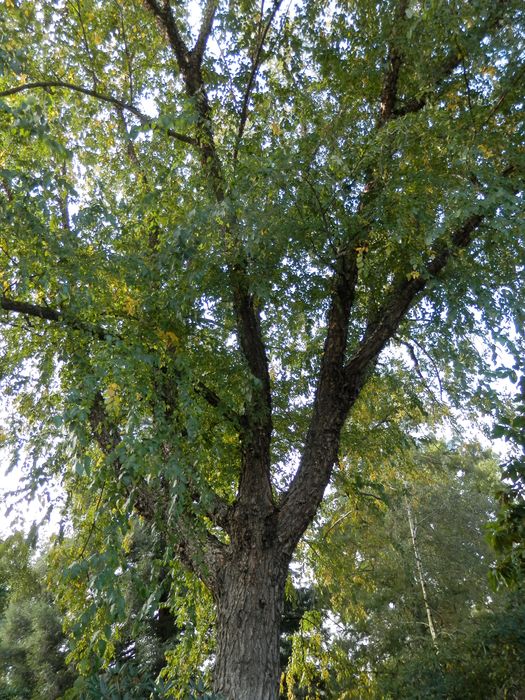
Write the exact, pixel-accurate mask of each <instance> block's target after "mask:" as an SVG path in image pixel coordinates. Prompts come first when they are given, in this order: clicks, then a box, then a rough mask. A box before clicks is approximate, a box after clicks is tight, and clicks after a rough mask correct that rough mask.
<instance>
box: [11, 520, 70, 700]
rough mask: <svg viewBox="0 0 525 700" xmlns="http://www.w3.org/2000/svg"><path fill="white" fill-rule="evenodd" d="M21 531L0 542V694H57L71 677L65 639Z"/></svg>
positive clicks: (32, 697) (38, 698)
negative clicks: (0, 588)
mask: <svg viewBox="0 0 525 700" xmlns="http://www.w3.org/2000/svg"><path fill="white" fill-rule="evenodd" d="M33 555H34V551H33V548H32V547H31V546H29V544H28V542H27V541H26V540H25V539H24V537H23V535H22V534H21V533H19V532H18V533H15V534H13V535H11V536H10V537H8V538H7V539H5V540H4V541H2V542H1V543H0V581H1V584H0V585H1V587H2V592H3V604H2V608H1V611H0V697H1V698H5V699H6V700H7V699H8V698H13V699H15V698H16V700H25V699H26V698H27V699H28V700H44V699H46V698H53V699H56V698H60V697H62V695H63V693H64V691H65V690H66V689H67V688H69V687H70V686H71V685H72V683H73V680H74V673H73V670H72V669H71V667H69V666H68V664H67V663H66V653H67V649H68V644H67V639H66V637H65V635H64V633H63V631H62V627H61V624H60V622H61V621H60V616H59V615H58V614H57V613H58V610H57V608H56V607H55V606H54V604H53V601H52V597H51V595H50V593H49V592H48V591H47V590H46V587H45V584H44V581H43V578H44V577H43V571H44V568H43V560H42V559H41V560H39V561H37V562H36V563H35V562H32V561H31V558H32V556H33Z"/></svg>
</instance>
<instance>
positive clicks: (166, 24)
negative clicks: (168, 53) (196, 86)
mask: <svg viewBox="0 0 525 700" xmlns="http://www.w3.org/2000/svg"><path fill="white" fill-rule="evenodd" d="M144 1H145V3H146V5H147V6H148V7H149V8H150V10H151V11H152V12H153V14H154V15H155V17H157V19H158V20H159V22H160V24H161V26H162V27H163V29H164V30H165V32H166V35H167V37H168V41H169V43H170V46H171V48H172V49H173V51H174V53H175V57H176V59H177V64H178V66H179V70H180V72H181V73H182V74H183V77H185V75H186V72H187V70H188V68H189V66H190V51H189V49H188V47H187V46H186V42H185V41H184V39H183V38H182V34H181V33H180V32H179V28H178V27H177V22H176V21H175V17H174V16H173V12H172V9H171V5H170V3H169V0H144Z"/></svg>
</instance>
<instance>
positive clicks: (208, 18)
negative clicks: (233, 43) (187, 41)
mask: <svg viewBox="0 0 525 700" xmlns="http://www.w3.org/2000/svg"><path fill="white" fill-rule="evenodd" d="M216 10H217V0H208V2H207V3H206V6H205V8H204V12H203V14H202V23H201V28H200V31H199V36H198V37H197V41H196V43H195V46H194V47H193V49H192V51H191V54H192V58H193V60H194V61H195V62H196V63H197V65H198V66H200V65H201V63H202V59H203V57H204V52H205V51H206V44H207V43H208V39H209V36H210V34H211V30H212V27H213V20H214V18H215V12H216Z"/></svg>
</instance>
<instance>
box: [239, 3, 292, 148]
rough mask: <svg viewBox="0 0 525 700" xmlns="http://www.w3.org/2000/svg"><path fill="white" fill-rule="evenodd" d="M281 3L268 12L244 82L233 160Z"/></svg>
mask: <svg viewBox="0 0 525 700" xmlns="http://www.w3.org/2000/svg"><path fill="white" fill-rule="evenodd" d="M281 5H282V0H275V2H274V5H273V7H272V10H271V12H270V16H269V17H268V21H267V22H266V24H265V26H264V29H263V31H262V34H261V38H260V40H259V43H258V45H257V49H256V51H255V55H254V58H253V62H252V69H251V71H250V75H249V77H248V82H247V84H246V90H245V91H244V96H243V100H242V106H241V115H240V119H239V127H238V129H237V138H236V140H235V146H234V149H233V160H234V162H235V161H236V160H237V158H238V155H239V146H240V143H241V139H242V136H243V134H244V129H245V127H246V122H247V120H248V104H249V102H250V96H251V93H252V90H253V86H254V84H255V79H256V78H257V73H258V72H259V68H260V67H261V63H262V60H261V57H262V50H263V46H264V42H265V41H266V36H267V34H268V32H269V30H270V27H271V25H272V22H273V20H274V19H275V15H276V14H277V11H278V10H279V8H280V6H281Z"/></svg>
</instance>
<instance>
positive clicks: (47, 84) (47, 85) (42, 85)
mask: <svg viewBox="0 0 525 700" xmlns="http://www.w3.org/2000/svg"><path fill="white" fill-rule="evenodd" d="M51 88H60V89H63V90H71V91H72V92H78V93H81V94H82V95H88V96H89V97H93V98H95V99H97V100H100V101H101V102H107V103H108V104H112V105H114V106H115V107H117V108H118V109H120V110H125V111H127V112H130V113H131V114H133V115H134V116H135V117H137V119H138V120H139V121H140V123H141V124H142V126H149V127H153V125H154V121H155V120H154V119H152V118H151V117H148V116H147V115H146V114H144V113H143V112H141V111H140V109H137V107H135V106H134V105H132V104H129V103H128V102H125V101H124V100H120V99H119V98H118V97H113V95H107V94H106V93H102V92H99V91H98V90H92V89H91V88H86V87H83V86H82V85H75V84H74V83H68V82H65V81H62V80H38V81H34V82H31V83H24V84H23V85H17V86H16V87H12V88H8V89H7V90H2V91H0V97H8V96H9V95H16V94H17V93H19V92H25V91H26V90H37V89H42V90H50V89H51ZM165 131H166V133H167V134H168V136H171V137H172V138H174V139H176V140H177V141H181V142H182V143H187V144H189V145H191V146H196V145H197V143H196V141H195V139H193V138H191V136H186V135H185V134H181V133H179V132H178V131H175V130H174V129H166V130H165Z"/></svg>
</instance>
